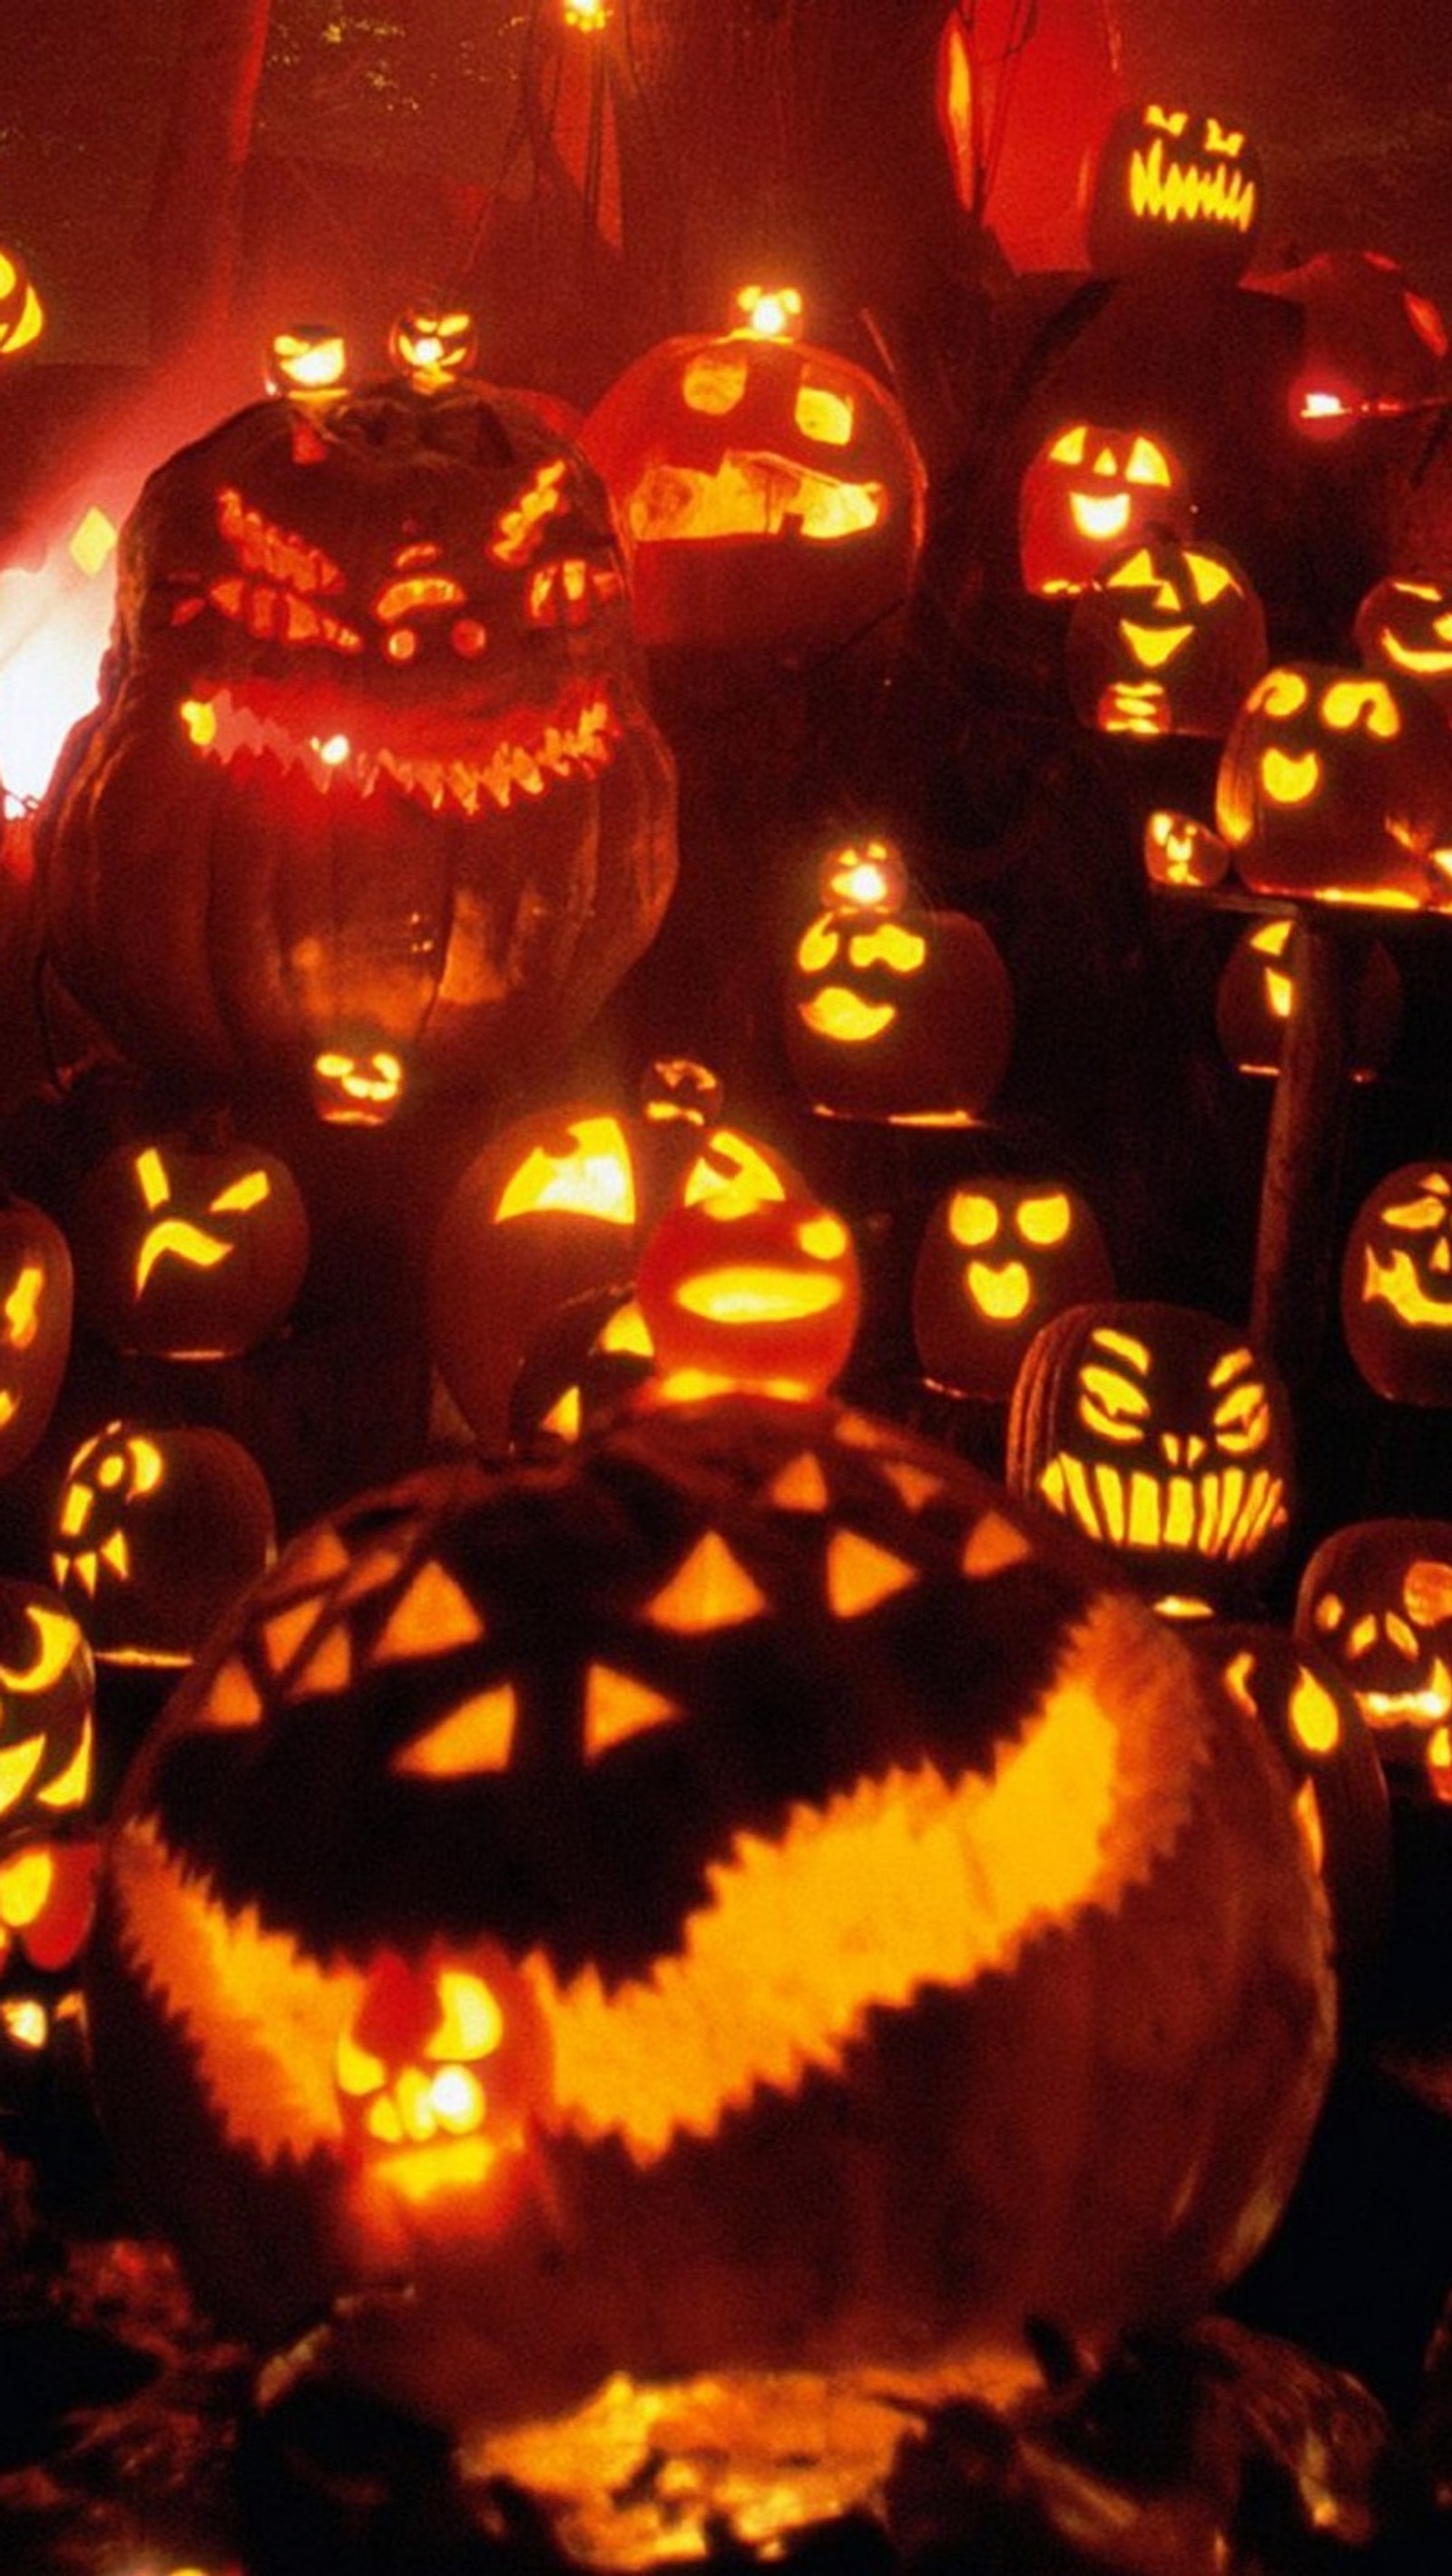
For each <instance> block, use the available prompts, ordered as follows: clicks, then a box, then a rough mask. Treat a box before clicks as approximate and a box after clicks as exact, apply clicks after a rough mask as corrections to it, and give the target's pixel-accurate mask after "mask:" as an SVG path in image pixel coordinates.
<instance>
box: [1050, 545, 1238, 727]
mask: <svg viewBox="0 0 1452 2576" xmlns="http://www.w3.org/2000/svg"><path fill="white" fill-rule="evenodd" d="M1065 654H1066V669H1067V676H1068V683H1069V696H1070V700H1071V702H1072V704H1073V708H1074V712H1075V714H1076V715H1077V717H1078V718H1079V721H1080V723H1081V724H1086V725H1092V726H1094V727H1096V728H1097V730H1098V731H1099V732H1100V733H1115V734H1131V735H1148V736H1155V735H1159V734H1203V735H1208V736H1210V737H1212V738H1218V737H1220V736H1223V735H1224V734H1226V733H1228V731H1229V729H1230V724H1231V719H1232V718H1233V716H1234V715H1235V713H1236V710H1237V709H1238V707H1239V705H1240V702H1241V700H1242V698H1243V697H1244V696H1245V694H1246V692H1247V690H1248V689H1249V688H1250V687H1251V685H1252V684H1253V682H1254V681H1255V680H1257V679H1258V678H1259V676H1260V674H1261V672H1262V671H1263V670H1264V669H1265V665H1266V633H1265V613H1264V611H1263V609H1262V607H1261V604H1260V601H1259V599H1258V598H1257V596H1256V593H1255V592H1254V590H1253V589H1252V588H1251V586H1250V584H1249V582H1248V580H1247V578H1246V576H1245V574H1244V573H1243V572H1242V570H1241V568H1240V566H1239V564H1238V563H1236V561H1235V560H1234V558H1233V556H1231V555H1228V554H1227V553H1226V552H1225V550H1224V548H1223V547H1221V546H1211V545H1206V544H1205V543H1204V542H1203V541H1202V540H1200V539H1198V538H1195V539H1189V540H1186V541H1184V542H1181V540H1179V539H1178V538H1176V537H1173V536H1170V535H1168V534H1165V533H1163V532H1161V531H1158V530H1152V531H1151V532H1150V533H1149V534H1148V535H1146V536H1145V537H1144V538H1143V539H1142V540H1141V541H1140V542H1139V543H1138V544H1135V545H1132V546H1129V547H1127V548H1126V549H1125V550H1124V552H1123V553H1120V554H1116V555H1115V556H1113V557H1112V558H1111V560H1110V561H1109V562H1107V563H1106V564H1105V565H1104V568H1103V570H1102V571H1101V573H1100V574H1099V577H1098V580H1097V581H1096V582H1094V583H1093V584H1092V585H1091V587H1090V588H1089V589H1087V590H1082V591H1081V592H1080V593H1079V595H1078V597H1077V598H1076V600H1075V602H1074V606H1073V610H1072V613H1071V615H1070V618H1069V632H1068V636H1067V639H1066V643H1065Z"/></svg>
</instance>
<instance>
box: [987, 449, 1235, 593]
mask: <svg viewBox="0 0 1452 2576" xmlns="http://www.w3.org/2000/svg"><path fill="white" fill-rule="evenodd" d="M1193 516H1194V513H1193V506H1192V503H1191V498H1190V493H1189V488H1188V484H1187V482H1186V477H1185V469H1184V467H1183V466H1182V465H1181V463H1180V460H1179V458H1178V457H1177V456H1176V455H1175V454H1174V453H1173V451H1172V450H1171V449H1170V448H1169V447H1167V446H1166V445H1165V443H1164V441H1163V440H1162V439H1160V438H1156V437H1152V436H1151V435H1150V434H1149V433H1148V431H1146V430H1142V429H1112V428H1105V427H1103V426H1102V425H1100V424H1099V423H1097V422H1094V421H1085V420H1076V421H1071V422H1069V423H1067V424H1066V425H1065V427H1063V428H1062V429H1057V430H1054V431H1052V432H1051V433H1050V435H1049V436H1048V437H1047V438H1046V439H1045V440H1044V441H1043V443H1042V445H1041V446H1040V447H1039V448H1038V449H1037V451H1036V452H1035V454H1034V455H1033V456H1032V457H1031V458H1030V460H1029V463H1028V465H1027V467H1026V468H1025V471H1024V475H1023V479H1022V481H1021V483H1020V485H1019V499H1018V550H1019V568H1020V571H1021V574H1022V578H1023V586H1024V588H1025V590H1027V591H1032V592H1034V593H1035V594H1037V595H1041V596H1045V597H1052V596H1054V595H1055V594H1058V593H1068V592H1074V591H1080V590H1087V589H1088V588H1089V586H1090V584H1091V583H1092V582H1095V581H1098V580H1099V579H1100V577H1101V575H1102V574H1103V571H1104V568H1105V566H1106V564H1107V563H1108V562H1109V561H1110V559H1111V558H1112V557H1113V556H1115V555H1117V554H1119V553H1120V552H1121V551H1122V550H1123V548H1124V547H1126V546H1128V545H1130V544H1136V543H1138V542H1139V540H1140V539H1141V538H1143V537H1146V536H1148V535H1149V534H1150V532H1151V531H1152V530H1159V529H1164V530H1166V531H1168V533H1169V534H1170V535H1171V536H1175V537H1179V538H1181V539H1188V537H1189V535H1190V532H1191V526H1192V521H1193Z"/></svg>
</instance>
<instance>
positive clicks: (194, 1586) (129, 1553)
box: [51, 1420, 276, 1665]
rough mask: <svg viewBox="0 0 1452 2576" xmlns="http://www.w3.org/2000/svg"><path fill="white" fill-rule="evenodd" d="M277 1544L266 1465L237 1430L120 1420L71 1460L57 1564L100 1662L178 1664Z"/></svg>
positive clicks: (54, 1537)
mask: <svg viewBox="0 0 1452 2576" xmlns="http://www.w3.org/2000/svg"><path fill="white" fill-rule="evenodd" d="M275 1545H276V1531H275V1527H274V1522H273V1511H272V1498H271V1495H270V1494H269V1492H268V1489H267V1485H266V1482H265V1480H264V1478H263V1475H262V1472H261V1469H260V1468H259V1467H258V1466H257V1464H256V1462H255V1460H254V1459H253V1458H252V1457H251V1456H250V1455H249V1454H248V1452H247V1451H246V1450H245V1449H244V1448H243V1447H242V1444H241V1442H240V1441H237V1440H234V1439H233V1438H232V1437H231V1435H230V1433H228V1432H225V1431H215V1430H212V1429H210V1428H200V1427H195V1426H181V1427H178V1428H152V1427H150V1426H148V1425H144V1424H141V1423H139V1422H135V1421H121V1420H118V1421H115V1422H109V1423H107V1425H106V1427H105V1429H104V1430H102V1431H98V1432H96V1433H95V1434H94V1435H93V1436H92V1437H91V1438H90V1439H89V1440H84V1441H82V1443H81V1446H80V1448H79V1449H78V1450H77V1451H76V1453H75V1455H74V1457H73V1458H72V1459H71V1461H70V1464H69V1466H68V1467H67V1469H66V1473H65V1479H64V1482H63V1484H62V1487H61V1491H60V1496H59V1499H58V1501H57V1503H56V1507H55V1514H54V1519H53V1523H52V1529H51V1572H52V1574H53V1576H54V1579H55V1587H56V1590H57V1591H58V1592H59V1594H60V1596H61V1599H62V1600H63V1602H64V1603H65V1605H66V1607H67V1609H68V1610H70V1611H73V1612H74V1614H75V1616H76V1618H77V1619H78V1620H79V1621H80V1623H81V1626H82V1628H83V1629H84V1631H85V1635H86V1640H87V1643H88V1644H89V1646H90V1648H91V1651H92V1653H93V1654H94V1655H95V1657H96V1658H97V1660H98V1662H102V1663H120V1664H147V1665H166V1664H177V1665H180V1664H187V1663H190V1661H191V1659H192V1657H193V1655H194V1654H196V1652H197V1651H198V1648H199V1647H200V1646H201V1644H202V1642H203V1640H204V1638H205V1637H206V1636H207V1634H208V1632H209V1631H210V1629H212V1628H213V1627H214V1626H215V1624H216V1622H217V1621H218V1619H220V1617H221V1616H222V1613H223V1611H224V1610H227V1609H229V1608H230V1607H231V1605H232V1603H233V1601H234V1600H235V1599H236V1598H237V1596H238V1594H239V1593H240V1592H242V1591H243V1590H244V1588H245V1587H246V1585H247V1584H249V1583H251V1582H253V1581H255V1579H256V1577H257V1576H258V1575H259V1574H260V1573H261V1572H262V1571H263V1569H264V1567H265V1566H267V1565H269V1564H270V1563H271V1561H272V1557H273V1554H274V1552H275Z"/></svg>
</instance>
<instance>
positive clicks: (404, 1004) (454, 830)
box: [36, 379, 675, 1121]
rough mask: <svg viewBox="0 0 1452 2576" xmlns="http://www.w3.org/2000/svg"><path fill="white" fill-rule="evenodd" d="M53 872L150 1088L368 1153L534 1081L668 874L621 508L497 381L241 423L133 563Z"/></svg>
mask: <svg viewBox="0 0 1452 2576" xmlns="http://www.w3.org/2000/svg"><path fill="white" fill-rule="evenodd" d="M36 849H37V863H38V869H39V876H40V882H41V888H42V896H43V912H44V925H45V937H46V943H47V948H48V952H49V957H50V962H51V964H52V966H53V968H54V970H55V973H56V975H57V977H58V979H59V982H60V984H61V985H62V987H63V988H64V989H65V990H66V991H67V992H68V993H69V995H70V996H71V997H72V999H73V1000H74V1001H77V1002H79V1003H80V1004H81V1005H82V1006H83V1008H84V1010H85V1011H86V1012H87V1013H89V1014H90V1016H91V1017H92V1019H94V1020H95V1021H96V1022H98V1023H99V1025H100V1027H101V1029H102V1031H103V1032H104V1033H105V1035H106V1036H107V1037H109V1039H110V1040H111V1041H112V1043H113V1044H114V1045H115V1046H116V1047H118V1048H119V1049H120V1050H121V1052H122V1053H123V1054H125V1055H127V1056H129V1057H130V1058H132V1059H133V1060H134V1061H135V1062H137V1063H138V1064H139V1065H141V1066H142V1067H143V1069H146V1070H160V1071H162V1072H164V1073H166V1074H170V1075H174V1076H179V1077H181V1078H182V1079H183V1080H184V1081H185V1082H186V1083H187V1084H188V1085H190V1086H192V1087H196V1086H198V1085H200V1086H203V1087H207V1088H211V1089H214V1090H220V1091H222V1092H232V1091H235V1090H236V1089H237V1088H238V1087H239V1086H240V1087H244V1088H246V1087H255V1086H258V1085H261V1086H264V1087H277V1086H281V1087H284V1088H287V1089H297V1088H298V1087H302V1089H303V1090H304V1093H305V1092H306V1089H307V1086H308V1085H309V1084H310V1083H316V1085H317V1098H318V1105H319V1107H320V1108H321V1110H322V1112H323V1114H324V1115H325V1116H333V1117H339V1118H344V1119H349V1120H353V1121H372V1120H376V1119H377V1118H378V1117H380V1116H382V1115H384V1114H386V1113H387V1112H388V1111H390V1110H391V1109H392V1107H393V1106H395V1105H396V1094H397V1092H398V1090H399V1087H400V1084H402V1085H404V1086H407V1085H408V1084H409V1083H412V1084H413V1085H414V1087H415V1088H416V1089H417V1088H427V1087H428V1086H430V1085H432V1086H434V1087H438V1086H440V1085H444V1086H447V1087H450V1088H453V1089H459V1088H464V1089H478V1088H480V1087H484V1086H487V1085H489V1084H491V1083H493V1082H494V1081H495V1080H497V1079H498V1078H499V1076H500V1075H501V1073H505V1074H507V1076H508V1078H509V1079H510V1080H511V1081H512V1082H513V1081H517V1080H518V1079H519V1078H520V1076H521V1073H522V1070H523V1068H524V1067H525V1066H526V1065H527V1064H528V1063H529V1062H531V1061H536V1062H543V1061H545V1060H546V1059H547V1058H548V1056H549V1055H550V1053H551V1051H552V1050H554V1049H555V1048H556V1047H558V1046H559V1045H561V1044H562V1043H565V1042H567V1041H568V1040H569V1039H570V1038H571V1037H572V1036H573V1035H574V1034H575V1033H576V1032H577V1031H578V1030H579V1029H581V1028H582V1027H583V1026H584V1025H585V1024H586V1022H587V1021H588V1020H589V1018H590V1017H591V1016H592V1014H593V1013H594V1011H595V1010H596V1009H597V1008H598V1006H599V1004H600V1003H601V1002H602V1001H603V1000H604V998H605V996H606V995H607V994H608V993H609V991H610V990H611V988H612V987H613V985H614V983H615V982H616V980H617V978H618V977H619V976H620V975H621V974H622V973H623V972H624V970H625V968H626V967H627V966H629V965H630V964H631V963H632V962H633V960H634V959H635V957H636V956H637V955H638V954H639V953H640V951H641V950H642V949H643V948H644V947H645V946H646V945H647V943H648V941H649V939H650V938H651V936H652V934H653V932H654V930H655V928H656V925H657V922H658V921H659V918H660V915H661V912H662V910H663V907H664V905H665V902H666V899H667V897H668V895H669V892H670V887H671V882H672V878H673V874H674V866H675V849H674V802H673V772H672V767H671V762H670V757H669V754H668V752H667V751H666V749H665V746H664V744H663V741H662V739H661V737H660V735H659V734H658V733H657V731H656V730H655V728H654V726H653V725H652V723H651V722H650V719H649V717H648V715H647V713H646V710H645V706H644V703H643V700H642V697H641V694H640V688H639V683H638V672H637V664H636V658H635V655H634V649H633V645H632V641H631V637H630V630H629V620H628V614H627V608H626V601H625V595H624V586H623V576H622V566H621V559H620V555H619V551H618V548H617V545H616V540H615V536H614V531H613V527H612V523H611V519H610V515H609V509H608V505H607V503H606V500H605V496H604V493H603V490H602V487H601V485H600V484H599V482H598V480H597V479H596V477H595V476H594V474H593V473H592V472H591V470H590V469H589V467H588V466H587V465H586V464H585V463H584V461H583V459H582V458H581V457H580V456H579V455H578V454H577V453H576V451H575V450H574V449H572V448H571V447H569V446H568V445H567V444H566V443H565V442H564V441H562V439H561V438H560V437H559V436H558V434H557V433H556V431H555V430H554V429H553V428H552V427H551V426H550V425H549V424H548V423H547V422H546V421H545V420H544V419H543V418H542V417H541V415H540V413H539V412H538V411H537V409H536V408H534V407H533V406H532V405H531V403H530V402H529V401H528V400H527V399H525V398H523V397H520V396H516V395H509V394H506V393H502V392H498V391H496V390H493V389H490V388H486V387H483V386H480V385H478V384H477V383H470V384H465V385H464V386H462V387H459V388H454V387H446V388H445V389H444V390H442V391H438V392H421V391H419V390H418V388H417V387H416V386H413V385H410V384H409V383H408V382H407V381H405V380H403V379H398V380H396V381H394V380H389V381H385V382H380V383H378V384H375V385H371V386H365V387H364V388H362V389H361V390H360V391H359V392H358V393H356V394H353V395H344V396H340V397H339V398H338V399H337V400H336V401H335V402H333V403H331V404H328V405H325V406H319V405H317V404H313V405H311V406H304V405H294V404H292V403H290V402H288V401H287V400H285V399H283V398H281V397H279V398H276V399H273V400H269V401H264V402H259V403H254V404H252V405H250V406H249V407H248V408H247V409H245V410H243V411H241V412H238V413H236V414H235V415H234V416H233V417H232V418H230V419H229V420H225V421H223V422H222V423H221V424H220V425H219V426H218V427H217V428H216V429H214V430H212V431H211V432H209V433H208V434H207V435H206V436H205V437H203V438H201V439H200V440H198V441H197V442H196V443H195V444H194V445H192V446H190V447H187V448H185V449H183V450H181V451H180V453H178V454H177V455H175V456H173V457H171V458H170V459H168V460H167V461H166V462H165V463H164V464H162V465H161V466H159V467H158V468H157V470H156V471H155V472H154V473H153V474H152V476H151V477H150V479H149V480H148V482H147V483H146V485H145V486H144V488H143V490H142V493H141V495H140V498H139V500H138V502H137V504H136V507H135V510H134V511H133V513H132V515H131V518H130V520H129V521H128V523H127V526H126V528H125V530H124V532H123V537H122V542H121V548H120V556H119V575H118V596H117V618H116V628H115V634H114V638H113V645H112V650H111V653H110V655H109V657H108V660H107V663H106V665H105V667H104V671H103V679H102V690H101V698H100V704H99V705H98V707H97V708H96V709H95V711H94V712H93V713H92V715H91V716H90V717H88V718H87V719H85V720H84V721H83V723H82V724H81V725H80V726H79V727H78V728H77V729H76V730H75V732H74V733H73V735H72V737H71V740H70V742H69V743H68V745H67V747H66V749H65V751H64V752H63V754H62V757H61V760H60V762H59V764H58V766H57V771H56V775H55V778H54V779H53V781H52V784H51V788H50V791H49V795H48V798H47V803H46V808H45V811H44V813H43V816H42V818H41V821H40V824H39V828H38V831H37V835H36Z"/></svg>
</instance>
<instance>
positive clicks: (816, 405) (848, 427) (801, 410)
mask: <svg viewBox="0 0 1452 2576" xmlns="http://www.w3.org/2000/svg"><path fill="white" fill-rule="evenodd" d="M793 418H794V419H795V421H796V425H797V427H798V429H799V430H800V431H801V433H802V436H803V438H810V439H814V440H815V441H816V443H817V444H818V446H821V447H845V446H846V445H847V442H848V440H849V439H850V438H851V436H852V432H853V429H854V427H855V425H856V418H857V406H856V404H855V403H854V402H853V400H852V396H851V395H850V394H848V393H842V392H839V390H838V388H837V387H836V386H835V385H828V384H824V383H822V382H821V380H820V379H819V378H814V377H813V376H811V375H808V374H804V375H803V377H802V381H801V383H800V385H799V386H798V388H797V398H796V403H795V406H794V409H793Z"/></svg>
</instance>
